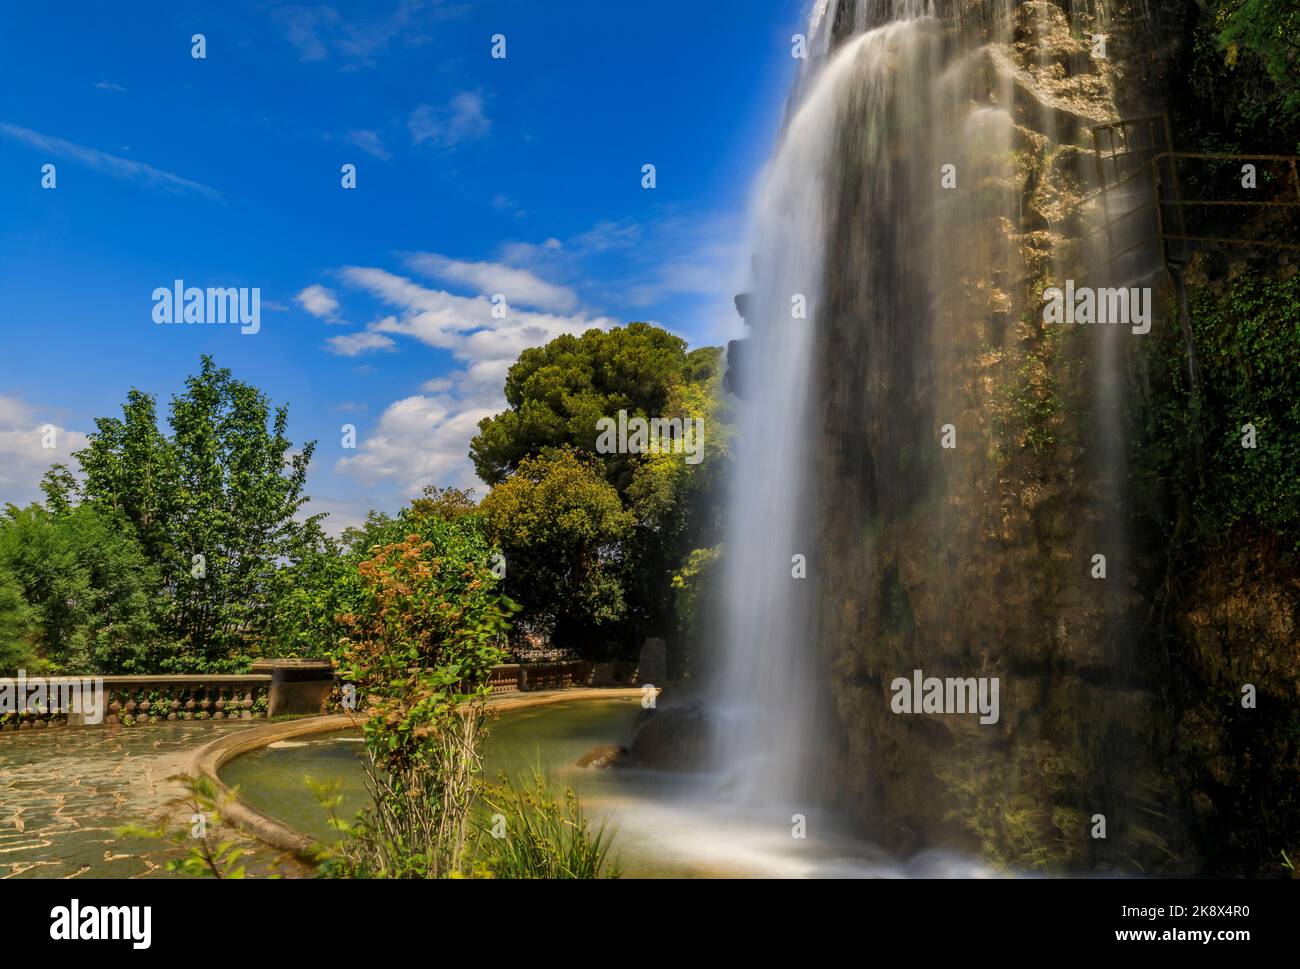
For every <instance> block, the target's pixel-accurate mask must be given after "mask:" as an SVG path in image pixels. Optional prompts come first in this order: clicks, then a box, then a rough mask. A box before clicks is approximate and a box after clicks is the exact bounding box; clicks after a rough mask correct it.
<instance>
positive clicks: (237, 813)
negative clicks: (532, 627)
mask: <svg viewBox="0 0 1300 969" xmlns="http://www.w3.org/2000/svg"><path fill="white" fill-rule="evenodd" d="M657 692H659V691H657V690H656V693H657ZM641 696H642V691H641V690H640V689H626V688H624V689H568V690H557V691H554V692H547V693H545V694H541V695H538V696H528V695H527V694H524V695H518V694H516V695H510V694H507V695H505V696H501V697H494V698H490V699H489V700H488V701H487V706H488V709H489V710H490V711H491V712H492V713H494V714H499V713H509V712H510V711H512V710H521V709H524V708H526V707H537V706H545V705H547V704H551V703H562V702H568V701H570V700H600V699H604V700H620V699H636V698H639V697H641ZM361 723H362V718H361V717H358V716H354V715H352V714H350V713H342V714H332V715H330V716H323V717H307V718H305V719H301V720H289V721H283V722H278V723H266V724H261V725H259V726H256V727H250V728H249V729H247V730H241V731H239V732H237V733H233V734H229V735H227V736H224V737H217V738H216V739H214V740H210V741H208V742H207V743H206V744H204V745H203V746H202V747H200V748H198V749H197V750H196V751H194V753H193V754H191V755H190V757H189V759H188V760H186V762H185V765H184V767H183V768H182V771H181V772H182V774H183V776H185V777H187V778H190V779H193V780H198V779H200V778H206V779H207V780H208V781H209V782H210V783H211V784H212V787H213V790H214V791H215V792H216V796H217V804H218V811H219V812H220V814H221V817H222V820H224V821H225V822H226V823H228V824H230V825H231V826H233V827H234V828H235V829H236V830H238V831H240V832H241V833H243V834H245V835H248V836H249V837H252V838H256V839H257V840H258V841H261V842H263V843H264V844H267V845H270V846H271V847H272V848H274V849H276V850H277V851H282V852H284V853H286V854H289V855H292V856H293V857H294V858H297V859H298V860H299V861H302V862H305V863H307V864H311V865H314V864H316V862H317V861H318V860H319V858H320V852H321V850H322V847H323V846H322V845H321V844H320V843H319V842H318V841H316V839H315V838H312V837H310V836H309V835H307V834H304V833H303V832H301V831H299V830H298V829H297V828H292V827H290V826H289V825H287V824H285V823H284V822H282V821H277V820H276V819H275V818H273V817H270V816H269V815H266V814H263V813H262V812H261V811H258V810H257V809H256V808H254V807H251V806H250V805H248V804H246V803H245V802H244V801H242V800H240V799H239V796H238V794H236V793H235V790H234V789H233V788H231V787H229V786H228V785H227V784H226V783H225V782H224V781H222V780H221V777H220V773H219V772H220V770H221V768H222V767H223V766H224V765H225V764H227V763H229V762H230V761H232V760H234V759H235V758H236V757H238V756H240V755H241V754H246V753H248V752H249V751H252V750H257V749H259V748H262V747H265V746H267V745H268V744H273V743H276V742H277V741H281V740H290V739H292V738H294V737H305V736H307V735H309V734H314V733H330V732H332V731H335V730H346V729H347V728H349V727H353V728H357V729H359V728H360V727H361Z"/></svg>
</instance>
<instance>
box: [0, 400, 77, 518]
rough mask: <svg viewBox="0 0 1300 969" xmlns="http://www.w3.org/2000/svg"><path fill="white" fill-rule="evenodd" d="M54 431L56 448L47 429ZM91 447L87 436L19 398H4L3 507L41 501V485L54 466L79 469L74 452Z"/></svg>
mask: <svg viewBox="0 0 1300 969" xmlns="http://www.w3.org/2000/svg"><path fill="white" fill-rule="evenodd" d="M46 424H49V425H52V426H53V427H54V445H55V446H54V447H52V448H46V447H43V446H42V445H43V444H44V443H45V441H46V439H47V438H46V433H45V430H44V425H46ZM86 444H87V440H86V435H85V434H82V433H81V432H80V431H73V430H69V429H67V428H65V427H62V426H59V425H57V424H55V423H54V421H53V420H52V419H50V418H49V417H45V416H42V415H41V414H40V413H39V412H38V411H37V410H36V409H35V408H34V407H32V406H31V405H30V404H28V403H26V402H25V401H22V400H19V399H18V398H16V397H0V503H4V502H8V501H12V502H13V503H14V504H16V505H26V504H28V503H29V502H32V501H39V500H41V497H42V496H41V489H40V482H41V478H42V477H44V475H45V472H46V471H47V470H48V469H49V467H50V465H51V464H56V463H62V464H67V465H70V466H72V467H75V465H76V461H75V460H74V459H73V457H72V452H74V451H80V450H81V449H82V448H84V447H85V446H86Z"/></svg>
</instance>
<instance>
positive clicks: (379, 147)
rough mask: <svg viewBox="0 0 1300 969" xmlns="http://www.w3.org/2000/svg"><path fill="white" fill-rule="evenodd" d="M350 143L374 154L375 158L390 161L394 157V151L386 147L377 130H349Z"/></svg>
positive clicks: (348, 139)
mask: <svg viewBox="0 0 1300 969" xmlns="http://www.w3.org/2000/svg"><path fill="white" fill-rule="evenodd" d="M347 141H348V144H351V145H356V146H357V147H358V148H360V149H361V150H362V151H364V152H365V153H366V154H367V155H373V156H374V157H375V158H378V159H381V160H383V161H388V160H389V159H390V158H392V157H393V153H392V152H390V151H389V150H388V149H387V148H385V147H384V143H383V141H382V140H381V139H380V137H379V133H378V132H376V131H368V130H364V129H363V130H359V131H349V132H348V135H347Z"/></svg>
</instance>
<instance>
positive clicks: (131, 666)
mask: <svg viewBox="0 0 1300 969" xmlns="http://www.w3.org/2000/svg"><path fill="white" fill-rule="evenodd" d="M159 592H160V584H159V577H158V572H157V569H156V568H155V567H154V566H153V565H152V564H151V563H149V562H148V561H147V560H146V559H145V556H144V553H143V552H142V550H141V549H140V547H139V545H138V544H137V543H136V541H135V538H134V537H133V535H132V534H131V530H130V528H129V526H128V525H127V523H126V522H125V521H124V520H123V519H122V517H121V515H120V514H118V513H116V512H113V511H111V510H102V509H99V508H96V507H93V506H89V505H81V506H78V507H75V508H71V507H70V508H67V509H66V510H64V511H62V512H51V511H48V510H47V509H45V508H42V507H41V506H40V505H31V506H29V507H27V508H24V509H18V508H16V507H14V506H13V505H10V506H9V508H8V511H7V512H6V514H5V516H4V518H3V519H0V636H3V639H4V641H5V642H6V643H7V644H8V643H25V644H26V647H25V648H24V649H22V650H15V649H14V648H13V646H12V645H10V646H9V651H10V652H11V653H13V654H17V655H12V656H11V658H9V659H5V660H3V662H4V667H5V668H9V667H11V665H17V661H18V660H26V661H28V662H29V663H30V661H31V660H32V659H33V658H35V657H37V656H39V657H40V658H41V660H43V663H42V665H46V666H48V668H49V669H50V671H52V672H57V673H93V672H99V673H145V672H152V671H153V669H154V664H155V663H156V662H157V661H158V656H157V646H158V630H157V626H156V624H155V616H156V615H157V613H158V605H159V603H158V596H159ZM10 637H13V638H12V639H11V638H10Z"/></svg>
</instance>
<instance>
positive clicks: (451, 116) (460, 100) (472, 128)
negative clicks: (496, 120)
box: [406, 91, 492, 149]
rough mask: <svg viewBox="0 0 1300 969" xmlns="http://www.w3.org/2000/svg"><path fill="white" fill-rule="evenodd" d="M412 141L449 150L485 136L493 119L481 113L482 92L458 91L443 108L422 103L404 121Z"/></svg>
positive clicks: (482, 106)
mask: <svg viewBox="0 0 1300 969" xmlns="http://www.w3.org/2000/svg"><path fill="white" fill-rule="evenodd" d="M406 127H407V130H409V131H410V132H411V144H413V145H424V144H432V145H436V146H438V147H440V148H445V149H450V148H455V147H456V146H457V145H463V144H468V143H469V142H472V141H477V140H478V139H480V138H482V137H484V136H486V135H487V133H488V131H490V130H491V128H492V122H491V120H490V119H489V118H488V117H487V115H486V114H485V113H484V101H483V95H481V94H479V93H477V92H475V91H461V92H460V93H459V94H456V95H453V96H452V99H451V100H450V101H449V102H448V103H447V104H446V105H445V106H442V107H434V106H433V105H429V104H421V105H420V106H419V107H417V108H416V109H415V110H414V111H412V112H411V116H410V118H409V119H408V120H407V122H406Z"/></svg>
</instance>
